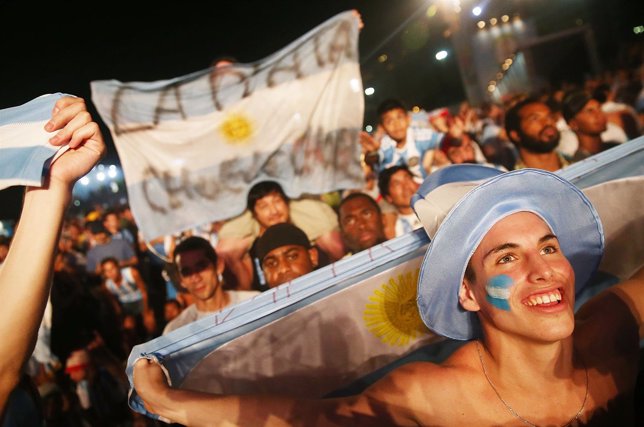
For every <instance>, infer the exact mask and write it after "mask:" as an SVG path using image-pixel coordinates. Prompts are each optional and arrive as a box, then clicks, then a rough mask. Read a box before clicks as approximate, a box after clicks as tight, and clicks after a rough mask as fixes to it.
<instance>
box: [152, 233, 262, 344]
mask: <svg viewBox="0 0 644 427" xmlns="http://www.w3.org/2000/svg"><path fill="white" fill-rule="evenodd" d="M173 260H174V265H175V267H176V269H177V271H178V273H179V279H180V285H181V287H182V288H184V289H185V290H186V291H187V292H188V293H190V295H192V297H193V300H194V304H191V305H189V306H188V307H186V309H185V310H183V311H182V312H181V314H179V315H178V316H177V317H175V318H174V319H173V320H171V321H170V322H169V323H168V324H167V325H166V327H165V329H164V330H163V334H164V335H165V334H167V333H169V332H172V331H174V330H175V329H177V328H180V327H181V326H183V325H186V324H188V323H191V322H194V321H196V320H199V319H201V318H203V317H205V316H207V315H209V314H212V313H214V312H215V311H219V310H221V309H223V308H224V307H227V306H229V305H232V304H236V303H238V302H240V301H243V300H245V299H248V298H251V297H253V296H254V295H257V294H258V292H256V291H225V290H224V289H223V276H222V274H223V272H224V262H223V260H222V259H221V258H219V257H218V256H217V253H216V252H215V249H214V248H213V247H212V246H211V245H210V242H209V241H208V240H206V239H204V238H201V237H196V236H191V237H188V238H186V239H185V240H183V241H182V242H181V243H179V244H178V245H177V247H176V248H175V249H174V254H173Z"/></svg>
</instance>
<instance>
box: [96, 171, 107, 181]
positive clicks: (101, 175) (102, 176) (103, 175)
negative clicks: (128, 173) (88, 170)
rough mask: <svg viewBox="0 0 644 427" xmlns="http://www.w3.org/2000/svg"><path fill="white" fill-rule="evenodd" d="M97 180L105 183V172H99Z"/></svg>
mask: <svg viewBox="0 0 644 427" xmlns="http://www.w3.org/2000/svg"><path fill="white" fill-rule="evenodd" d="M96 179H97V180H99V181H105V173H104V172H99V173H97V174H96Z"/></svg>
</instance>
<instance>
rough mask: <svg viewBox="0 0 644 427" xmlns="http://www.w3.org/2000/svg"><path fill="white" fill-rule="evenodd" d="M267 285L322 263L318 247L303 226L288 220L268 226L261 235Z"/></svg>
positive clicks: (259, 245)
mask: <svg viewBox="0 0 644 427" xmlns="http://www.w3.org/2000/svg"><path fill="white" fill-rule="evenodd" d="M255 253H256V254H257V258H258V259H259V260H261V266H262V272H263V274H264V277H265V279H266V285H267V286H268V287H267V288H266V289H269V288H274V287H276V286H279V285H281V284H283V283H286V282H289V281H291V280H294V279H297V278H298V277H300V276H304V275H305V274H308V273H310V272H311V271H313V270H315V269H316V268H317V267H318V250H317V248H315V247H313V246H312V245H311V242H309V238H308V237H307V236H306V234H304V232H303V231H302V230H300V229H299V228H297V227H296V226H294V225H293V224H289V223H287V222H284V223H281V224H275V225H273V226H270V227H268V229H266V232H264V234H262V237H260V238H259V239H257V245H256V249H255Z"/></svg>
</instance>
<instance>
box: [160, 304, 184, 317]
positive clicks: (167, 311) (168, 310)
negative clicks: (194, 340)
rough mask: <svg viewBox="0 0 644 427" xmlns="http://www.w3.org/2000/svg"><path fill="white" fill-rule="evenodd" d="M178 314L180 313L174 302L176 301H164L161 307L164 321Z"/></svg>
mask: <svg viewBox="0 0 644 427" xmlns="http://www.w3.org/2000/svg"><path fill="white" fill-rule="evenodd" d="M179 314H181V308H180V307H179V305H178V304H177V303H176V301H166V303H165V305H164V307H163V317H164V319H165V321H166V322H169V321H171V320H172V319H174V318H175V317H177V316H178V315H179Z"/></svg>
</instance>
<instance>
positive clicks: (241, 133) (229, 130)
mask: <svg viewBox="0 0 644 427" xmlns="http://www.w3.org/2000/svg"><path fill="white" fill-rule="evenodd" d="M219 131H220V132H221V134H222V135H223V136H224V138H225V139H226V141H228V142H229V143H231V144H239V143H243V142H245V141H247V140H248V139H249V138H250V137H251V135H252V134H253V124H252V123H251V121H250V120H249V119H248V118H247V117H246V116H244V115H243V114H239V113H234V114H230V115H228V117H226V119H225V120H224V121H223V122H222V123H221V125H220V126H219Z"/></svg>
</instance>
